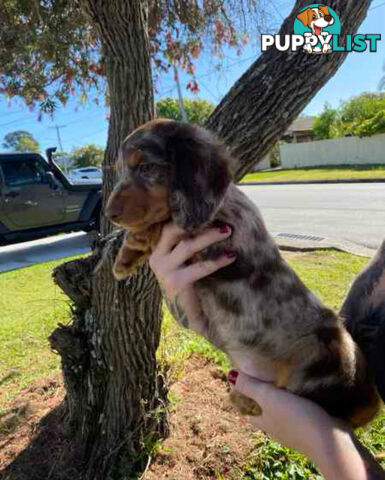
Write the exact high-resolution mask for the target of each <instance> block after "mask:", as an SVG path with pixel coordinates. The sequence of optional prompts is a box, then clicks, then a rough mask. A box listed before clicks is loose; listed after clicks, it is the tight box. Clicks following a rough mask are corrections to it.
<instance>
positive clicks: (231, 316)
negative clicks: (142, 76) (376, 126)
mask: <svg viewBox="0 0 385 480" xmlns="http://www.w3.org/2000/svg"><path fill="white" fill-rule="evenodd" d="M229 160H230V159H229V156H228V153H227V151H226V149H225V148H224V146H223V145H222V144H221V143H220V142H219V141H218V140H217V139H215V138H214V137H213V136H212V135H211V134H209V133H208V132H207V131H205V130H203V129H201V128H198V127H195V126H192V125H188V124H183V123H178V122H173V121H167V120H158V121H154V122H150V123H148V124H146V125H144V126H143V127H141V128H139V129H137V130H136V131H135V132H133V133H132V134H131V135H130V136H129V137H127V139H126V140H125V141H124V142H123V145H122V149H121V154H120V158H119V166H120V172H121V174H120V180H119V183H118V184H117V186H116V187H115V189H114V191H113V193H112V194H111V196H110V198H109V201H108V205H107V209H106V212H107V215H108V216H109V217H110V219H111V220H112V221H113V222H114V223H116V224H118V225H120V226H122V227H124V228H126V229H127V234H126V237H125V241H124V243H123V245H122V248H121V251H120V252H119V254H118V256H117V258H116V262H115V266H114V274H115V276H116V278H117V279H119V280H121V279H122V278H124V277H126V276H128V275H129V274H131V273H133V271H134V270H135V268H137V266H138V265H139V264H140V263H141V262H143V261H144V260H145V259H146V258H147V257H148V256H149V254H150V253H151V250H152V248H153V247H154V246H155V245H156V243H157V241H158V239H159V235H160V232H161V228H162V226H163V224H164V223H165V222H166V221H168V220H169V219H173V220H174V221H175V222H176V223H177V224H178V225H179V226H180V227H182V228H183V229H184V230H186V234H189V235H195V234H197V233H199V232H200V231H202V229H204V228H206V227H208V226H214V227H215V226H219V225H222V224H224V223H226V224H228V225H230V226H231V227H232V230H233V233H232V236H231V238H229V239H227V240H225V241H223V242H220V243H217V244H215V245H213V246H211V247H209V248H207V249H206V250H205V251H204V252H201V254H200V258H201V259H215V258H218V257H219V256H221V255H223V254H224V251H226V250H229V249H230V250H235V251H236V252H237V259H236V261H235V262H234V263H233V264H231V265H230V266H228V267H225V268H223V269H221V270H219V271H217V272H216V273H214V274H212V275H210V276H209V277H206V278H204V279H202V280H200V281H198V282H196V284H195V285H196V291H197V294H198V297H199V299H200V302H201V304H202V309H203V312H204V315H205V321H206V326H207V327H206V331H205V333H204V334H205V336H206V337H207V338H208V339H209V340H210V341H211V342H212V343H213V344H214V345H216V346H217V347H218V348H221V349H222V350H224V351H225V352H226V353H227V354H228V355H229V357H230V359H231V360H232V362H233V364H234V366H235V368H238V369H240V370H242V371H244V372H245V373H248V374H249V375H253V369H254V368H255V366H256V365H258V362H259V361H260V359H261V357H263V358H266V359H268V360H269V361H271V362H273V363H274V365H276V378H275V384H276V385H277V386H278V387H281V388H287V389H288V390H290V391H292V392H294V393H297V394H299V395H302V396H304V397H306V398H309V399H311V400H313V401H315V402H317V403H318V404H320V405H321V406H322V407H323V408H325V409H326V410H327V411H328V412H329V413H330V414H332V415H334V416H336V417H340V418H342V419H344V420H346V421H347V422H349V423H350V424H351V425H352V426H353V427H357V426H360V425H363V424H365V423H367V422H368V421H370V420H371V418H373V416H374V415H375V414H376V412H377V411H378V408H379V397H378V395H377V391H376V388H375V385H374V382H373V378H372V375H371V373H370V371H369V368H368V365H367V362H366V360H365V358H364V357H363V355H362V353H361V351H360V349H359V347H358V346H357V345H356V344H355V343H354V342H353V340H352V338H351V336H350V335H349V333H348V332H347V330H346V329H345V326H344V322H343V319H341V318H339V317H338V316H337V315H335V314H334V313H333V312H332V311H331V310H329V309H328V308H326V307H325V306H324V305H323V304H322V303H321V302H320V301H319V300H318V299H317V298H316V297H315V296H314V295H313V293H311V292H310V291H309V290H308V289H307V288H306V287H305V285H304V284H303V283H302V282H301V280H300V279H299V278H298V276H297V275H296V274H295V272H294V271H293V270H292V269H291V268H290V267H289V265H287V263H286V262H285V261H284V260H283V258H282V257H281V255H280V252H279V250H278V248H277V246H276V244H275V242H274V240H273V239H272V237H271V236H270V235H269V233H268V232H267V230H266V228H265V225H264V223H263V220H262V217H261V215H260V213H259V211H258V209H257V207H256V206H255V205H254V204H253V203H252V202H251V201H250V200H249V199H248V198H247V197H246V196H245V195H244V194H243V193H242V192H241V191H240V190H239V189H238V188H237V187H236V186H235V185H234V184H233V183H231V175H230V173H229ZM232 397H233V402H234V403H235V404H236V405H237V406H238V408H239V410H240V411H241V412H242V413H244V414H257V413H258V412H260V408H259V406H258V405H256V404H255V403H252V402H250V400H249V399H245V398H244V397H242V396H240V395H239V394H234V393H233V395H232Z"/></svg>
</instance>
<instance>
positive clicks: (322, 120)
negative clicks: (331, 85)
mask: <svg viewBox="0 0 385 480" xmlns="http://www.w3.org/2000/svg"><path fill="white" fill-rule="evenodd" d="M338 124H339V113H338V110H335V109H334V108H331V107H330V105H329V104H328V103H325V105H324V109H323V111H322V113H321V114H320V115H318V116H317V117H316V119H315V121H314V123H313V130H314V136H315V139H316V140H325V139H327V138H332V137H336V136H338V129H337V125H338Z"/></svg>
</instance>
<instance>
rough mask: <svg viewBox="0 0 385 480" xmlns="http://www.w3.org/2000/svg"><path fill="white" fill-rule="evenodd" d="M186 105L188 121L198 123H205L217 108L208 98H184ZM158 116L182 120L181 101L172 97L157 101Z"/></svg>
mask: <svg viewBox="0 0 385 480" xmlns="http://www.w3.org/2000/svg"><path fill="white" fill-rule="evenodd" d="M184 106H185V110H186V114H187V119H188V121H189V122H190V123H196V124H197V125H203V124H204V123H205V121H206V120H207V119H208V117H209V116H210V114H211V112H212V111H213V110H214V108H215V105H214V104H213V103H211V102H208V101H207V100H203V99H196V100H190V99H188V98H186V99H184ZM156 116H157V117H158V118H170V119H171V120H182V114H181V111H180V106H179V101H178V100H177V99H176V98H171V97H167V98H162V100H159V101H158V102H157V103H156Z"/></svg>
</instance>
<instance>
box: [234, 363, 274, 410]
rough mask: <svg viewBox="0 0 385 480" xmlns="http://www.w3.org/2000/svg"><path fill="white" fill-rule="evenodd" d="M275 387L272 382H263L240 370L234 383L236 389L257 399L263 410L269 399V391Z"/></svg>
mask: <svg viewBox="0 0 385 480" xmlns="http://www.w3.org/2000/svg"><path fill="white" fill-rule="evenodd" d="M272 388H273V389H274V387H273V386H272V384H271V383H268V382H261V381H260V380H256V379H255V378H252V377H249V376H248V375H245V374H244V373H242V372H239V374H238V377H237V379H236V383H235V385H234V389H235V390H237V391H238V392H240V393H243V395H246V397H249V398H252V399H253V400H255V401H257V402H258V403H259V404H260V405H261V407H262V410H263V406H264V404H265V403H266V402H267V401H268V397H269V393H270V392H271V389H272Z"/></svg>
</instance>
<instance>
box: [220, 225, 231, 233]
mask: <svg viewBox="0 0 385 480" xmlns="http://www.w3.org/2000/svg"><path fill="white" fill-rule="evenodd" d="M219 231H220V233H229V232H230V227H229V226H228V225H223V226H222V227H221V228H220V229H219Z"/></svg>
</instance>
